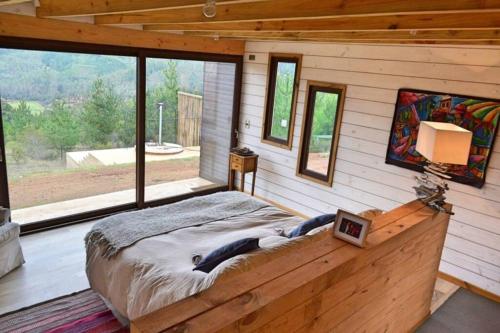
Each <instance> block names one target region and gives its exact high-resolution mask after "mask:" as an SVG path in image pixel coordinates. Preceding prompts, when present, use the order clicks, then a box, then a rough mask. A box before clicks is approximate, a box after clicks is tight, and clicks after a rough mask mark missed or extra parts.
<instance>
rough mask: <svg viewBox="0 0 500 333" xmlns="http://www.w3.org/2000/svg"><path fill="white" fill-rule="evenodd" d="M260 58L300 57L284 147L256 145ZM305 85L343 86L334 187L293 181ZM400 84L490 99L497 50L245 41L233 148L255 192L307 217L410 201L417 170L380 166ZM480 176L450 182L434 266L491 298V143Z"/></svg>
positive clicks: (495, 198) (498, 89)
mask: <svg viewBox="0 0 500 333" xmlns="http://www.w3.org/2000/svg"><path fill="white" fill-rule="evenodd" d="M269 52H293V53H302V54H304V58H303V69H302V74H301V83H300V92H299V99H298V107H297V120H296V124H295V131H294V133H295V134H294V139H293V147H292V150H291V151H288V150H285V149H280V148H276V147H273V146H271V145H266V144H262V143H261V142H260V133H261V126H262V114H263V108H264V103H265V86H266V79H267V77H266V75H267V61H268V53H269ZM250 54H252V55H255V61H250V60H249V55H250ZM307 80H319V81H327V82H335V83H343V84H347V99H346V105H345V110H344V116H343V122H342V126H341V137H340V143H339V150H338V155H337V162H336V170H335V174H334V185H333V187H327V186H323V185H319V184H315V183H313V182H310V181H307V180H305V179H301V178H298V177H296V176H295V167H296V163H297V156H298V146H299V141H300V140H299V136H300V127H301V125H302V116H303V111H304V97H305V89H306V81H307ZM402 87H406V88H416V89H425V90H434V91H442V92H449V93H457V94H466V95H473V96H482V97H492V98H499V96H500V48H495V47H468V48H464V47H458V46H457V47H453V46H450V47H447V46H407V45H398V46H395V45H378V46H374V45H362V44H354V45H353V44H351V45H348V44H320V43H295V42H248V43H247V45H246V55H245V65H244V75H243V95H242V107H241V112H242V113H241V117H240V120H241V123H240V132H241V135H240V144H241V145H244V146H248V147H250V148H251V149H253V150H255V151H256V152H257V153H258V154H260V161H259V170H258V174H257V183H256V193H257V194H258V195H260V196H262V197H266V198H269V199H270V200H273V201H275V202H278V203H280V204H282V205H285V206H287V207H290V208H291V209H294V210H297V211H299V212H301V213H303V214H306V215H310V216H313V215H318V214H321V213H327V212H335V211H336V210H337V209H338V208H342V209H347V210H350V211H353V212H359V211H362V210H365V209H369V208H380V209H383V210H389V209H392V208H394V207H396V206H398V205H400V204H401V203H405V202H408V201H410V200H413V199H414V198H415V196H414V194H413V191H412V186H413V185H414V180H413V177H414V176H415V175H416V173H415V172H413V171H410V170H406V169H402V168H398V167H395V166H391V165H387V164H385V162H384V161H385V153H386V148H387V142H388V139H389V131H390V127H391V122H392V117H393V114H394V106H395V103H396V97H397V90H398V89H399V88H402ZM246 121H249V122H250V127H249V128H247V127H246V126H245V122H246ZM487 173H488V174H487V178H486V184H485V185H484V187H483V188H482V189H476V188H473V187H470V186H465V185H462V184H458V183H452V184H451V191H450V192H449V196H448V197H449V201H450V202H451V203H452V204H453V205H454V211H455V212H456V215H454V216H453V217H452V220H451V222H450V227H449V230H448V235H447V238H446V243H445V249H444V252H443V257H442V261H441V265H440V270H441V271H442V272H444V273H447V274H449V275H451V276H454V277H457V278H459V279H462V280H464V281H466V282H468V283H471V284H473V285H475V286H477V287H480V288H482V289H485V290H487V291H489V292H492V293H494V294H496V295H500V137H497V140H496V144H495V148H494V153H493V156H492V158H491V161H490V165H489V168H488V171H487ZM248 181H249V180H248Z"/></svg>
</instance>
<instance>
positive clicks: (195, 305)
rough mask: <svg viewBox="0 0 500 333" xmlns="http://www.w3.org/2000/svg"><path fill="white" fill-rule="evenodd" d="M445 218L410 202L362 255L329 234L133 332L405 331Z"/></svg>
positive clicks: (428, 291) (430, 271)
mask: <svg viewBox="0 0 500 333" xmlns="http://www.w3.org/2000/svg"><path fill="white" fill-rule="evenodd" d="M448 221H449V216H448V215H447V214H444V213H437V212H436V211H434V210H432V209H431V208H428V207H425V206H424V205H423V204H422V203H421V202H419V201H414V202H411V203H408V204H406V205H403V206H401V207H399V208H397V209H394V210H392V211H390V212H388V213H386V214H384V215H381V216H379V217H377V218H375V219H374V220H373V223H372V228H371V230H370V233H369V235H368V238H367V246H366V248H364V249H360V248H357V247H355V246H353V245H350V244H348V243H346V242H344V241H342V240H339V239H335V238H333V236H331V235H324V236H322V237H318V240H317V241H316V240H315V241H314V242H309V243H308V244H307V245H306V246H304V247H302V248H300V251H299V250H298V251H293V252H291V253H290V254H288V255H286V256H283V257H278V258H277V259H275V260H273V261H270V262H267V263H266V264H263V265H262V266H259V267H258V268H256V269H254V270H252V271H250V272H246V273H242V274H240V275H238V276H237V277H235V278H233V279H231V280H228V281H225V282H224V283H223V284H218V285H215V286H213V287H212V288H210V289H207V290H206V291H204V292H201V293H200V294H198V295H195V296H192V297H189V298H187V299H185V300H182V301H180V302H177V303H175V304H172V305H171V306H168V307H166V308H164V309H160V310H158V311H156V312H153V313H151V314H149V315H146V316H144V317H141V318H139V319H137V320H135V321H132V323H131V331H132V332H142V333H146V332H148V333H149V332H287V333H288V332H331V331H335V332H359V331H366V332H379V331H380V332H404V331H412V330H413V329H414V328H416V327H417V326H418V325H419V324H420V323H421V322H422V321H423V320H425V318H427V316H428V315H429V311H430V305H431V300H432V293H433V289H434V283H435V280H436V275H437V272H438V266H439V261H440V257H441V251H442V248H443V243H444V239H445V235H446V230H447V227H448Z"/></svg>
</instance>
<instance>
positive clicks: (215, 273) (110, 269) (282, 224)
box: [86, 192, 319, 320]
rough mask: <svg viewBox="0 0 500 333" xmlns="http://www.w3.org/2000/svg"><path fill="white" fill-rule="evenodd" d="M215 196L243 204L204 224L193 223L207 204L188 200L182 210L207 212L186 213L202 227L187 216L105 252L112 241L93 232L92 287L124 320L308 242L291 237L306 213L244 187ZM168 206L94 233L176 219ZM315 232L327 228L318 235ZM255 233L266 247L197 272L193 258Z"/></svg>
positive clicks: (116, 219)
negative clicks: (195, 206) (194, 204)
mask: <svg viewBox="0 0 500 333" xmlns="http://www.w3.org/2000/svg"><path fill="white" fill-rule="evenodd" d="M207 197H209V199H211V201H210V202H209V203H208V204H207V207H208V206H210V207H212V206H215V205H216V204H219V203H220V202H221V201H223V200H227V201H228V202H229V203H231V202H239V203H242V204H239V205H237V206H238V207H237V208H236V209H235V210H234V211H233V212H232V213H230V214H229V215H228V216H226V215H224V214H223V216H222V217H221V216H220V214H218V213H215V214H213V215H214V216H212V218H211V219H207V220H206V221H203V224H201V225H198V224H197V223H194V222H193V221H194V220H196V219H201V218H200V216H199V214H203V212H202V209H199V208H198V209H193V208H191V209H190V203H192V202H196V201H197V200H198V201H199V200H201V199H200V198H193V199H190V200H187V201H186V202H181V203H179V204H178V206H179V209H178V211H181V212H182V211H183V210H187V209H190V210H195V211H196V210H199V211H200V213H196V214H190V216H189V217H188V218H186V220H189V222H190V223H191V224H193V223H194V224H195V225H196V226H187V227H186V226H185V225H184V224H183V223H182V222H183V216H181V218H180V219H179V220H180V221H181V224H180V225H179V228H178V229H176V230H173V231H170V232H167V233H163V234H159V235H155V236H149V234H147V235H146V236H145V237H144V238H143V239H140V240H138V241H137V242H135V243H133V244H132V245H130V246H126V247H124V248H122V249H120V250H119V251H116V253H111V254H110V255H106V254H105V253H106V251H107V250H106V246H107V245H106V244H102V242H99V241H96V237H94V239H92V237H87V243H86V246H87V268H86V271H87V276H88V279H89V282H90V285H91V287H92V289H94V290H95V291H97V292H98V293H99V294H100V295H101V296H102V297H103V298H104V299H105V301H106V302H107V304H108V305H109V306H110V307H111V308H112V309H113V310H114V311H115V313H116V314H117V315H118V316H119V317H120V318H121V319H122V320H124V319H128V320H133V319H136V318H138V317H140V316H143V315H145V314H148V313H150V312H152V311H155V310H158V309H160V308H163V307H165V306H168V305H170V304H172V303H174V302H176V301H179V300H181V299H184V298H186V297H188V296H191V295H194V294H196V293H198V292H200V291H202V290H204V289H207V288H209V287H210V286H212V285H213V284H215V283H219V282H221V281H223V280H225V279H227V278H230V277H231V276H232V275H234V274H237V273H240V272H244V271H249V270H251V269H252V268H253V267H256V266H258V265H260V264H261V263H263V262H265V261H268V260H270V259H271V258H272V257H273V256H275V255H277V254H276V253H280V255H284V254H285V253H286V250H284V249H283V248H285V247H290V246H292V245H293V244H294V243H297V242H300V239H303V237H299V238H300V239H295V240H290V239H288V238H286V237H283V235H285V234H287V233H288V232H289V231H290V230H291V229H293V228H294V227H296V226H297V225H298V224H299V223H300V222H302V221H303V219H302V218H300V217H297V216H294V215H292V214H290V213H288V212H285V211H283V210H281V209H279V208H277V207H274V206H271V205H269V204H268V203H265V202H263V201H260V200H258V199H255V198H253V197H250V196H249V195H247V194H243V193H241V192H222V193H216V194H212V195H210V196H207ZM186 203H187V204H186ZM247 203H250V206H249V207H247V209H242V206H243V204H247ZM170 206H171V205H170ZM210 207H209V208H210ZM166 208H167V209H168V207H158V208H152V209H146V210H144V211H137V212H128V213H122V214H118V215H115V216H113V217H112V218H106V219H104V220H102V221H100V222H98V223H97V224H96V225H95V226H94V228H93V231H95V230H96V229H98V228H99V226H100V224H102V223H106V222H109V220H110V219H111V222H112V225H113V228H114V229H118V228H122V226H121V225H120V224H123V223H124V221H133V222H134V223H136V225H137V226H138V225H139V224H141V225H142V226H144V225H147V223H148V221H150V220H151V219H153V218H155V217H158V216H163V217H164V218H163V219H162V220H161V221H162V222H164V223H170V222H171V221H172V220H175V219H174V218H173V217H171V216H173V214H172V213H171V212H169V211H165V209H166ZM225 210H228V209H225ZM169 214H170V215H171V216H168V215H169ZM209 214H210V213H207V214H205V215H209ZM144 221H146V222H144ZM131 225H132V224H131ZM188 225H189V224H188ZM132 228H133V226H132ZM120 232H123V230H122V231H120ZM125 232H126V231H125ZM315 232H319V231H318V230H316V231H313V232H311V233H315ZM91 233H92V231H91ZM249 237H251V238H259V246H260V248H261V249H259V250H258V251H255V252H252V253H250V254H246V255H239V256H236V257H234V258H232V259H229V260H227V261H225V262H223V263H222V264H220V265H219V266H217V267H216V268H215V269H214V270H212V271H211V272H210V273H208V274H207V273H204V272H200V271H193V267H194V264H193V261H192V259H193V256H195V255H201V256H206V255H207V254H208V253H209V252H211V251H212V250H214V249H216V248H217V247H220V246H222V245H224V244H227V243H230V242H232V241H236V240H239V239H242V238H249Z"/></svg>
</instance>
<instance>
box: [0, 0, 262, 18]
mask: <svg viewBox="0 0 500 333" xmlns="http://www.w3.org/2000/svg"><path fill="white" fill-rule="evenodd" d="M0 1H2V0H0ZM241 1H242V0H219V1H217V3H218V4H222V3H237V2H241ZM246 1H248V2H256V1H263V0H246ZM0 3H1V2H0ZM205 3H206V0H140V1H139V0H136V1H132V0H78V1H71V0H40V6H39V7H38V8H37V10H36V12H37V16H38V17H61V16H66V17H68V16H85V15H104V14H123V13H131V12H147V11H151V10H164V9H173V8H183V7H198V10H199V7H201V6H202V5H203V4H205Z"/></svg>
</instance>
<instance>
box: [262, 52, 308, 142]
mask: <svg viewBox="0 0 500 333" xmlns="http://www.w3.org/2000/svg"><path fill="white" fill-rule="evenodd" d="M301 63H302V56H301V55H294V54H274V53H272V54H271V55H270V57H269V72H268V80H269V81H268V86H267V101H266V109H265V115H264V124H263V126H262V127H263V128H262V141H263V142H266V143H269V144H273V145H277V146H280V147H283V148H288V149H291V147H292V139H293V128H294V124H295V109H296V102H297V94H298V90H299V82H300V68H301Z"/></svg>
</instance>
